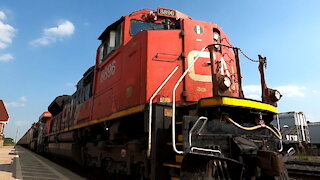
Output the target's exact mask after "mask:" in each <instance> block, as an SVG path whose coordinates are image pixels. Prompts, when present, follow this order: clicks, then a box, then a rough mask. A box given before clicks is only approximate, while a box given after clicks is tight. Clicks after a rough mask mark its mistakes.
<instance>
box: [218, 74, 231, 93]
mask: <svg viewBox="0 0 320 180" xmlns="http://www.w3.org/2000/svg"><path fill="white" fill-rule="evenodd" d="M230 86H231V79H230V78H229V77H228V76H220V78H219V88H220V89H221V90H223V91H225V90H227V89H228V88H229V87H230Z"/></svg>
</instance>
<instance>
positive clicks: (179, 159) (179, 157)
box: [176, 155, 184, 163]
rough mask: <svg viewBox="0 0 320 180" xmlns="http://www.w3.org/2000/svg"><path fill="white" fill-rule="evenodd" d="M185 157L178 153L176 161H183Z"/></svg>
mask: <svg viewBox="0 0 320 180" xmlns="http://www.w3.org/2000/svg"><path fill="white" fill-rule="evenodd" d="M183 158H184V156H182V155H176V162H177V163H182V160H183Z"/></svg>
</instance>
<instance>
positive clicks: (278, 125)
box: [276, 114, 283, 152]
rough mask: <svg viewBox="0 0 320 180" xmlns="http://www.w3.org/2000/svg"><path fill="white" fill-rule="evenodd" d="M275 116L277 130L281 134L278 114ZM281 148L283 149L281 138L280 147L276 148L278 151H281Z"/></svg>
mask: <svg viewBox="0 0 320 180" xmlns="http://www.w3.org/2000/svg"><path fill="white" fill-rule="evenodd" d="M276 117H277V128H278V130H279V133H280V134H281V127H280V121H279V114H277V115H276ZM282 150H283V144H282V139H280V149H278V151H279V152H282Z"/></svg>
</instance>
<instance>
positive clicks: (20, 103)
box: [5, 96, 27, 108]
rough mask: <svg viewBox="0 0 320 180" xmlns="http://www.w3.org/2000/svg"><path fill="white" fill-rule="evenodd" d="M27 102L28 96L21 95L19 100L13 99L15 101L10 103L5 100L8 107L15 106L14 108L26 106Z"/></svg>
mask: <svg viewBox="0 0 320 180" xmlns="http://www.w3.org/2000/svg"><path fill="white" fill-rule="evenodd" d="M26 102H27V97H26V96H21V97H20V98H19V100H18V101H13V102H8V103H7V102H5V105H6V107H7V108H10V107H13V108H16V107H24V106H25V103H26Z"/></svg>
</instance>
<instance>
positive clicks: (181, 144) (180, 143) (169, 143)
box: [167, 142, 183, 146]
mask: <svg viewBox="0 0 320 180" xmlns="http://www.w3.org/2000/svg"><path fill="white" fill-rule="evenodd" d="M167 145H170V146H172V142H168V143H167ZM176 146H183V143H182V142H176Z"/></svg>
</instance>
